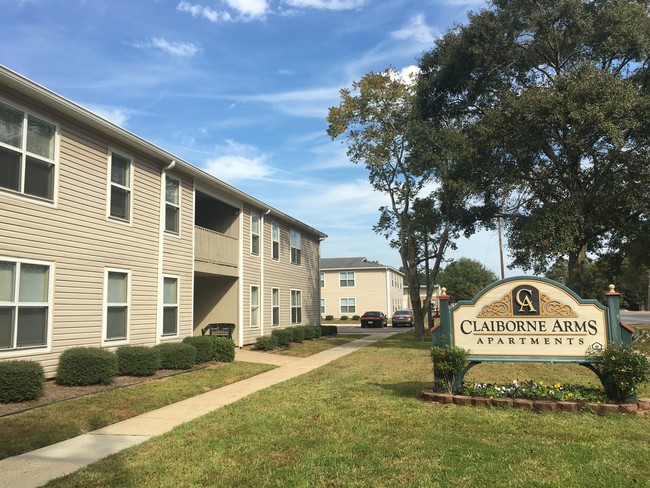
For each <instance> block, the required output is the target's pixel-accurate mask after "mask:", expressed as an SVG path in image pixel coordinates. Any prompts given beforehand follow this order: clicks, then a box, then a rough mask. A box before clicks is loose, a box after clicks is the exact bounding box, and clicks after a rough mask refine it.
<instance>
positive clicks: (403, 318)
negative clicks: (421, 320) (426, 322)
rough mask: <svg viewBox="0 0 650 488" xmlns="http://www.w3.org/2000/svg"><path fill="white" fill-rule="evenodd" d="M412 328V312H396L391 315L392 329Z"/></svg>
mask: <svg viewBox="0 0 650 488" xmlns="http://www.w3.org/2000/svg"><path fill="white" fill-rule="evenodd" d="M402 326H403V327H412V326H413V312H412V311H411V310H397V311H396V312H395V313H394V314H393V327H402Z"/></svg>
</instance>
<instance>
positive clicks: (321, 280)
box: [320, 271, 325, 288]
mask: <svg viewBox="0 0 650 488" xmlns="http://www.w3.org/2000/svg"><path fill="white" fill-rule="evenodd" d="M320 287H321V288H325V273H323V272H322V271H321V272H320Z"/></svg>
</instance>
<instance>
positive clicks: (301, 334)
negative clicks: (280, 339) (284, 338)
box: [286, 327, 305, 342]
mask: <svg viewBox="0 0 650 488" xmlns="http://www.w3.org/2000/svg"><path fill="white" fill-rule="evenodd" d="M286 330H290V331H291V333H292V334H293V339H291V342H302V341H304V340H305V329H304V327H290V328H288V329H286Z"/></svg>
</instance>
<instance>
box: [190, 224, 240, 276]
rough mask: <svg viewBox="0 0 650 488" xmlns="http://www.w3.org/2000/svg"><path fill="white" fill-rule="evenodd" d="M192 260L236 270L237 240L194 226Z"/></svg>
mask: <svg viewBox="0 0 650 488" xmlns="http://www.w3.org/2000/svg"><path fill="white" fill-rule="evenodd" d="M194 259H195V260H196V261H203V262H205V263H212V264H220V265H222V266H231V267H235V268H236V267H237V266H238V263H239V239H237V238H236V237H230V236H227V235H225V234H221V233H220V232H215V231H213V230H210V229H206V228H204V227H199V226H198V225H195V226H194Z"/></svg>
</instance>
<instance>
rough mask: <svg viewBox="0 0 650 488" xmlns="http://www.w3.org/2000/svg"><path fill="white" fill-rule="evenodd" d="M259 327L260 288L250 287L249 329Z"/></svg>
mask: <svg viewBox="0 0 650 488" xmlns="http://www.w3.org/2000/svg"><path fill="white" fill-rule="evenodd" d="M259 326H260V288H259V286H251V327H259Z"/></svg>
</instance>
